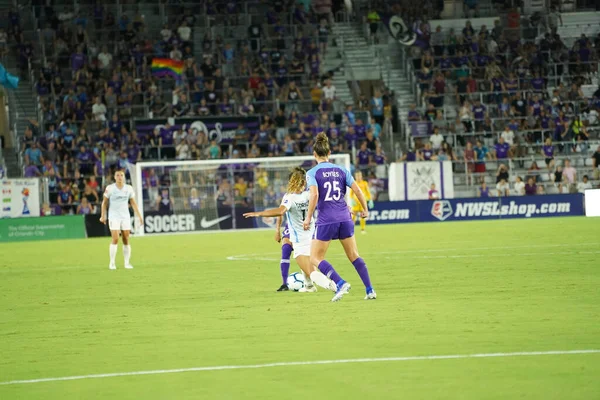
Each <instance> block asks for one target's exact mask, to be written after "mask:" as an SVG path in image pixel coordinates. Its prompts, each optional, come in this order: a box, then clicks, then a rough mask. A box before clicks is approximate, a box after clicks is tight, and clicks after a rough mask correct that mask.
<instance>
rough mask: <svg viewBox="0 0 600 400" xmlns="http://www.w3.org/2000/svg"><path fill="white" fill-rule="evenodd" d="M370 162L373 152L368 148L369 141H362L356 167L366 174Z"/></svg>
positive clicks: (357, 154)
mask: <svg viewBox="0 0 600 400" xmlns="http://www.w3.org/2000/svg"><path fill="white" fill-rule="evenodd" d="M370 163H371V152H370V151H369V149H368V148H367V142H362V143H361V144H360V150H358V152H357V153H356V169H358V170H359V171H361V172H362V173H363V174H364V173H366V172H367V171H368V169H369V164H370Z"/></svg>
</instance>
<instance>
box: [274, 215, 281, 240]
mask: <svg viewBox="0 0 600 400" xmlns="http://www.w3.org/2000/svg"><path fill="white" fill-rule="evenodd" d="M282 223H283V218H282V216H281V215H279V216H277V219H275V241H276V242H277V243H279V242H281V224H282Z"/></svg>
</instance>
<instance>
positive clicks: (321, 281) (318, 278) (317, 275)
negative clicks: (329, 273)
mask: <svg viewBox="0 0 600 400" xmlns="http://www.w3.org/2000/svg"><path fill="white" fill-rule="evenodd" d="M310 277H311V279H312V280H313V281H314V282H315V283H316V284H317V285H319V286H321V287H322V288H323V289H326V290H331V288H332V286H331V280H330V279H329V278H328V277H326V276H325V275H323V273H322V272H321V271H319V270H315V271H313V272H311V273H310Z"/></svg>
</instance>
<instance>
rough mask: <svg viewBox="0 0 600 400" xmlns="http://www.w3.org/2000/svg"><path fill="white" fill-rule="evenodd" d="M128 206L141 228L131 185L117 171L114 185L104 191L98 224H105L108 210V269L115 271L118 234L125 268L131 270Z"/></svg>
mask: <svg viewBox="0 0 600 400" xmlns="http://www.w3.org/2000/svg"><path fill="white" fill-rule="evenodd" d="M129 204H131V207H132V208H133V211H134V212H135V215H136V216H137V217H138V218H139V221H140V226H143V224H144V221H143V220H142V216H141V214H140V210H139V209H138V206H137V203H136V202H135V194H134V192H133V188H132V187H131V185H127V184H125V172H123V171H117V172H115V183H113V184H111V185H108V186H107V187H106V190H105V191H104V197H103V199H102V215H101V216H100V222H102V223H103V224H106V221H107V210H108V227H109V228H110V234H111V236H112V241H111V244H110V248H109V254H110V264H109V266H108V268H110V269H117V266H116V265H115V257H116V256H117V247H118V243H119V232H120V233H121V234H122V241H123V257H124V259H125V268H127V269H131V268H133V267H132V266H131V264H130V263H129V259H130V258H131V245H130V244H129V233H130V232H131V217H130V216H129Z"/></svg>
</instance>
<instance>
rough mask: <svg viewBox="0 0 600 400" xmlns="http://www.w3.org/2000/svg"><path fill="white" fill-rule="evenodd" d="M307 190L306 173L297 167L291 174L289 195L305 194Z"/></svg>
mask: <svg viewBox="0 0 600 400" xmlns="http://www.w3.org/2000/svg"><path fill="white" fill-rule="evenodd" d="M305 188H306V171H305V170H304V169H302V168H300V167H295V168H294V169H293V170H292V172H290V177H289V181H288V187H287V191H288V193H299V192H303V191H304V189H305Z"/></svg>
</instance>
